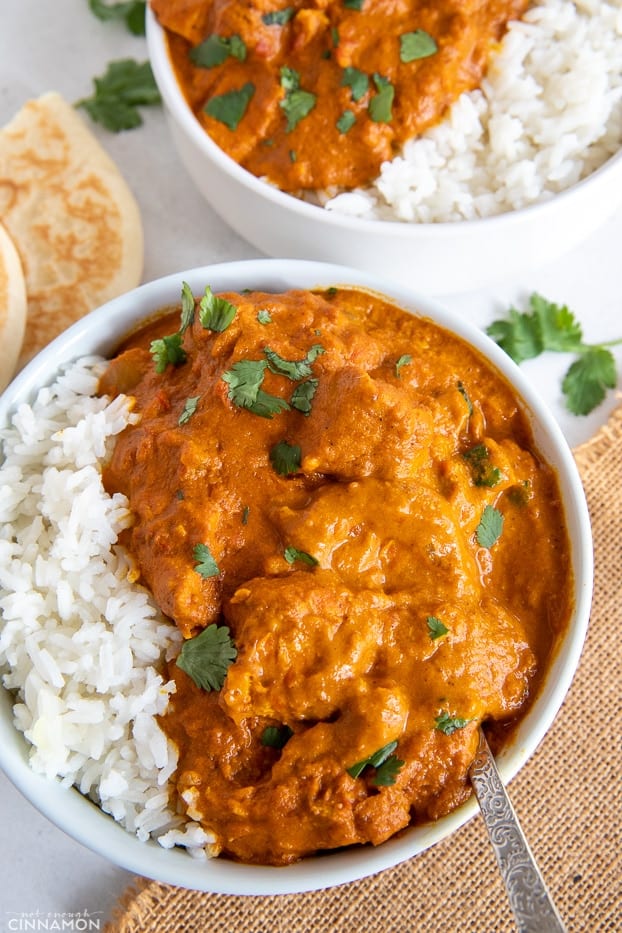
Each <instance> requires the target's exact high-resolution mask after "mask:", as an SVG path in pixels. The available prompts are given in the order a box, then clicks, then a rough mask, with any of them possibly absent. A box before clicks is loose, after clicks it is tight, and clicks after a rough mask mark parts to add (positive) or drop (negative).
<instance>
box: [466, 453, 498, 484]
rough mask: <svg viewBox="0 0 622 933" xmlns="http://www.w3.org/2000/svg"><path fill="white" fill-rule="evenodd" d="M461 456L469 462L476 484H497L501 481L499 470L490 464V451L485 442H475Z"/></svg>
mask: <svg viewBox="0 0 622 933" xmlns="http://www.w3.org/2000/svg"><path fill="white" fill-rule="evenodd" d="M462 457H463V459H464V460H466V462H467V463H468V464H469V468H470V470H471V476H472V477H473V482H474V483H475V485H476V486H489V487H491V488H492V487H493V486H497V485H498V483H500V482H501V470H500V469H499V468H498V467H493V466H491V465H490V452H489V450H488V448H487V447H486V445H485V444H476V445H475V447H471V449H470V450H467V451H465V452H464V453H463V454H462Z"/></svg>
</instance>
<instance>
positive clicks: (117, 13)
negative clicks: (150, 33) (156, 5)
mask: <svg viewBox="0 0 622 933" xmlns="http://www.w3.org/2000/svg"><path fill="white" fill-rule="evenodd" d="M146 6H147V4H146V2H145V0H128V2H127V3H104V0H89V7H90V8H91V12H92V13H94V14H95V16H96V17H97V19H100V20H101V21H102V22H108V21H109V20H114V19H122V20H125V25H126V26H127V28H128V29H129V31H130V32H131V33H132V35H134V36H144V35H145V8H146Z"/></svg>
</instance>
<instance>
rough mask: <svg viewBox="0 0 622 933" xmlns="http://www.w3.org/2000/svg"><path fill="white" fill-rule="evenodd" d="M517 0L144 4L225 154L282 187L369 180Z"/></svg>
mask: <svg viewBox="0 0 622 933" xmlns="http://www.w3.org/2000/svg"><path fill="white" fill-rule="evenodd" d="M528 5H529V0H306V2H305V0H245V2H241V0H151V7H152V9H153V11H154V13H155V15H156V17H157V18H158V20H159V22H160V23H161V25H162V26H163V27H164V28H165V29H166V31H167V35H168V42H169V51H170V56H171V60H172V64H173V67H174V70H175V73H176V75H177V79H178V82H179V85H180V87H181V89H182V91H183V93H184V95H185V97H186V99H187V101H188V104H189V105H190V107H191V109H192V110H193V112H194V114H195V115H196V117H197V119H198V120H199V122H200V123H201V125H202V126H203V127H204V129H205V130H206V131H207V133H208V134H209V135H210V136H211V137H212V139H214V141H215V142H216V143H217V144H218V145H219V146H220V147H221V148H222V149H224V151H225V152H226V153H228V155H230V156H231V157H232V158H233V159H235V160H236V161H237V162H239V163H240V165H242V166H244V167H245V168H247V169H248V170H249V171H250V172H252V173H253V174H255V175H257V176H258V177H262V178H265V179H267V180H268V181H269V182H271V183H272V184H274V185H276V186H278V187H280V188H282V189H283V190H285V191H300V190H303V189H325V188H329V187H332V186H338V187H340V188H353V187H357V186H359V185H364V184H367V183H369V182H371V181H372V180H373V179H374V178H376V177H377V176H378V174H379V170H380V166H381V164H382V163H383V162H384V161H387V160H390V159H392V158H393V157H394V156H395V155H396V154H397V153H398V152H399V148H400V146H401V145H402V143H404V142H405V141H406V140H408V139H412V138H413V137H414V136H416V135H417V134H419V133H421V132H422V131H424V130H426V129H428V128H429V127H430V126H432V125H434V124H435V123H438V122H439V121H440V120H441V119H442V118H443V117H444V116H445V114H446V113H447V110H448V108H449V107H450V105H451V104H452V103H453V102H454V101H455V100H456V99H457V98H458V97H459V96H460V94H462V93H463V91H470V90H473V89H474V88H476V87H478V86H479V85H480V83H481V80H482V77H483V75H484V73H485V70H486V66H487V64H488V60H489V57H490V55H491V53H492V52H493V51H494V49H495V46H496V45H497V44H498V42H499V40H500V38H501V37H502V35H503V33H504V32H505V29H506V26H507V23H508V22H509V20H511V19H516V18H517V17H520V16H521V15H522V14H523V13H524V11H525V10H526V8H527V6H528Z"/></svg>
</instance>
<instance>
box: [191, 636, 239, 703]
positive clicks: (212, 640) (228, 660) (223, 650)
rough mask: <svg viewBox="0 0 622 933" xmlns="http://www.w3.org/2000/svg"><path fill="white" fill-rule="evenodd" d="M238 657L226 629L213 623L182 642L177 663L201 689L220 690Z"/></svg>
mask: <svg viewBox="0 0 622 933" xmlns="http://www.w3.org/2000/svg"><path fill="white" fill-rule="evenodd" d="M237 654H238V652H237V649H236V647H235V645H234V644H233V641H232V640H231V636H230V635H229V629H228V628H227V626H226V625H215V624H212V625H208V626H207V628H205V629H203V631H202V632H201V634H200V635H197V636H195V638H189V639H188V640H187V641H185V642H184V643H183V645H182V647H181V651H180V653H179V657H178V658H177V661H176V664H177V667H180V668H181V669H182V671H185V672H186V674H188V676H189V677H191V678H192V680H193V681H194V682H195V684H196V685H197V687H200V688H201V689H202V690H208V691H209V690H220V688H221V687H222V685H223V683H224V682H225V677H226V676H227V670H228V668H229V665H230V664H232V663H233V661H235V659H236V657H237Z"/></svg>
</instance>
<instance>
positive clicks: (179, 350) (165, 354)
mask: <svg viewBox="0 0 622 933" xmlns="http://www.w3.org/2000/svg"><path fill="white" fill-rule="evenodd" d="M181 341H182V335H181V334H180V333H177V334H170V335H168V336H166V337H160V338H158V339H157V340H152V341H151V344H150V347H149V351H150V353H151V355H152V357H153V361H154V363H155V371H156V372H157V373H163V372H164V371H165V370H166V367H167V366H168V365H169V363H170V364H171V365H173V366H181V364H182V363H185V362H186V359H187V355H186V351H185V350H184V348H183V347H182V345H181Z"/></svg>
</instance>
